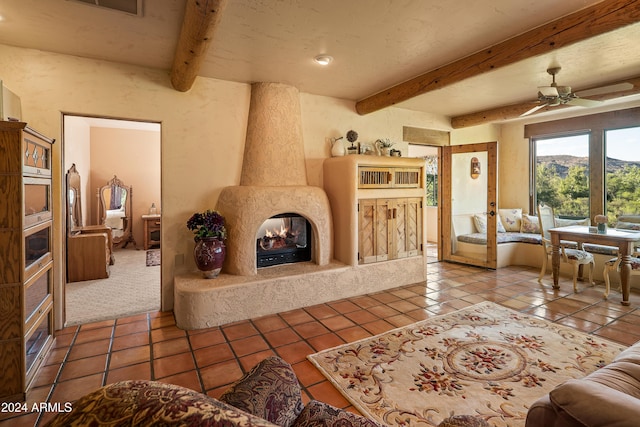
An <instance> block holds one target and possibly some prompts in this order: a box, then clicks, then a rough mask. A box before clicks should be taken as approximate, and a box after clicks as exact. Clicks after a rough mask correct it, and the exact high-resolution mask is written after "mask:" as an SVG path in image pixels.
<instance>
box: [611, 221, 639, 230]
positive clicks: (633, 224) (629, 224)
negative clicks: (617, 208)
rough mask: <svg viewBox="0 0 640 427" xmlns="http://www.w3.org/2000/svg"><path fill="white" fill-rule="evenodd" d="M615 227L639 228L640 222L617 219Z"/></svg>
mask: <svg viewBox="0 0 640 427" xmlns="http://www.w3.org/2000/svg"><path fill="white" fill-rule="evenodd" d="M616 228H619V229H621V230H640V222H624V221H618V222H617V223H616Z"/></svg>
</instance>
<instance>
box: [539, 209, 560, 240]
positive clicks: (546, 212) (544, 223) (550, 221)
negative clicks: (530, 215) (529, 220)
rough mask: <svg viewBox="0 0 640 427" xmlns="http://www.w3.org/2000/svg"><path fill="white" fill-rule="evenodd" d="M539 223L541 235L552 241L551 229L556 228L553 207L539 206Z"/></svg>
mask: <svg viewBox="0 0 640 427" xmlns="http://www.w3.org/2000/svg"><path fill="white" fill-rule="evenodd" d="M538 222H539V223H540V234H542V237H543V238H545V239H547V240H551V234H550V233H549V229H550V228H554V227H555V226H556V220H555V216H554V214H553V208H552V207H551V206H548V205H538Z"/></svg>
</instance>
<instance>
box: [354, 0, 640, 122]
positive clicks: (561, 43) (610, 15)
mask: <svg viewBox="0 0 640 427" xmlns="http://www.w3.org/2000/svg"><path fill="white" fill-rule="evenodd" d="M638 21H640V0H604V1H602V2H600V3H597V4H595V5H593V6H591V7H588V8H585V9H582V10H580V11H578V12H575V13H572V14H571V15H567V16H564V17H561V18H559V19H556V20H555V21H552V22H550V23H548V24H545V25H542V26H540V27H537V28H534V29H532V30H530V31H527V32H525V33H523V34H520V35H518V36H515V37H513V38H511V39H509V40H506V41H504V42H501V43H498V44H496V45H493V46H490V47H488V48H486V49H483V50H481V51H479V52H476V53H474V54H471V55H469V56H467V57H465V58H462V59H459V60H457V61H454V62H452V63H450V64H447V65H444V66H442V67H440V68H436V69H435V70H432V71H429V72H427V73H424V74H422V75H420V76H418V77H415V78H413V79H411V80H408V81H406V82H404V83H400V84H398V85H395V86H393V87H391V88H389V89H386V90H384V91H382V92H379V93H377V94H374V95H371V96H369V97H367V98H364V99H362V100H361V101H358V102H357V103H356V111H357V112H358V114H361V115H364V114H368V113H372V112H374V111H377V110H380V109H382V108H385V107H390V106H392V105H394V104H397V103H399V102H402V101H406V100H408V99H411V98H413V97H415V96H418V95H423V94H425V93H427V92H430V91H433V90H436V89H441V88H443V87H445V86H448V85H451V84H453V83H457V82H459V81H462V80H465V79H468V78H471V77H474V76H477V75H480V74H483V73H485V72H488V71H492V70H495V69H497V68H501V67H504V66H506V65H510V64H513V63H516V62H519V61H522V60H524V59H527V58H531V57H534V56H539V55H542V54H545V53H549V52H552V51H554V50H556V49H559V48H562V47H565V46H569V45H571V44H574V43H577V42H579V41H582V40H585V39H588V38H591V37H594V36H597V35H600V34H603V33H607V32H609V31H613V30H616V29H618V28H621V27H624V26H627V25H630V24H633V23H635V22H638Z"/></svg>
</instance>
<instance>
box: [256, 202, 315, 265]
mask: <svg viewBox="0 0 640 427" xmlns="http://www.w3.org/2000/svg"><path fill="white" fill-rule="evenodd" d="M256 237H257V239H256V255H257V256H256V259H257V267H258V268H261V267H270V266H273V265H279V264H289V263H294V262H303V261H310V260H311V223H310V222H309V221H307V219H306V218H305V217H303V216H301V215H298V214H295V213H284V214H279V215H276V216H273V217H271V218H269V219H268V220H266V221H265V222H263V223H262V225H261V226H260V229H259V230H258V233H257V234H256Z"/></svg>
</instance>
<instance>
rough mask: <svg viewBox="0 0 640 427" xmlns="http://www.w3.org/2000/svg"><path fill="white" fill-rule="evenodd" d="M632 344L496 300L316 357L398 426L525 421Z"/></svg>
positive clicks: (359, 399)
mask: <svg viewBox="0 0 640 427" xmlns="http://www.w3.org/2000/svg"><path fill="white" fill-rule="evenodd" d="M624 348H626V347H625V346H622V345H620V344H616V343H614V342H612V341H607V340H605V339H602V338H599V337H595V336H591V335H588V334H584V333H581V332H577V331H575V330H573V329H571V328H568V327H566V326H562V325H557V324H553V323H550V322H547V321H545V320H542V319H539V318H536V317H534V316H528V315H525V314H521V313H518V312H515V311H513V310H510V309H508V308H505V307H502V306H500V305H498V304H495V303H492V302H484V303H480V304H476V305H474V306H472V307H468V308H465V309H463V310H459V311H456V312H453V313H449V314H446V315H442V316H438V317H434V318H430V319H427V320H423V321H421V322H418V323H414V324H412V325H409V326H406V327H403V328H398V329H395V330H393V331H389V332H386V333H383V334H380V335H377V336H374V337H371V338H366V339H363V340H360V341H357V342H354V343H350V344H345V345H341V346H339V347H335V348H332V349H327V350H324V351H321V352H319V353H316V354H312V355H309V356H308V358H309V360H310V361H311V362H312V363H313V364H315V365H316V366H317V367H318V369H320V371H321V372H322V373H323V374H324V375H325V376H326V377H327V378H328V379H329V380H330V381H331V382H332V383H333V384H334V386H335V387H336V388H338V389H339V390H340V391H341V392H342V394H343V395H344V396H345V397H346V398H347V399H349V401H350V402H351V403H352V404H353V405H354V406H355V407H356V408H357V409H358V410H359V411H360V412H362V413H363V414H364V415H366V416H368V417H370V418H373V419H375V420H377V421H379V422H381V423H383V424H387V425H391V426H403V425H414V426H437V425H438V424H439V423H440V421H442V420H443V419H444V418H447V417H448V416H450V415H452V414H455V415H463V414H469V415H475V416H480V417H482V418H484V419H485V420H487V421H488V422H489V424H491V425H495V426H524V423H525V418H526V414H527V410H528V408H529V407H530V406H531V405H532V404H533V403H534V402H535V401H536V400H537V399H538V398H540V397H541V396H543V395H545V394H546V393H548V392H549V391H551V390H552V389H553V388H554V387H555V386H557V385H558V384H560V383H562V382H564V381H566V380H567V379H570V378H580V377H583V376H585V375H587V374H589V373H590V372H592V371H595V370H596V369H598V368H600V367H602V366H604V365H606V364H608V363H610V362H611V361H612V360H613V358H614V357H615V356H616V355H617V354H618V353H620V352H621V351H622V350H623V349H624Z"/></svg>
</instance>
